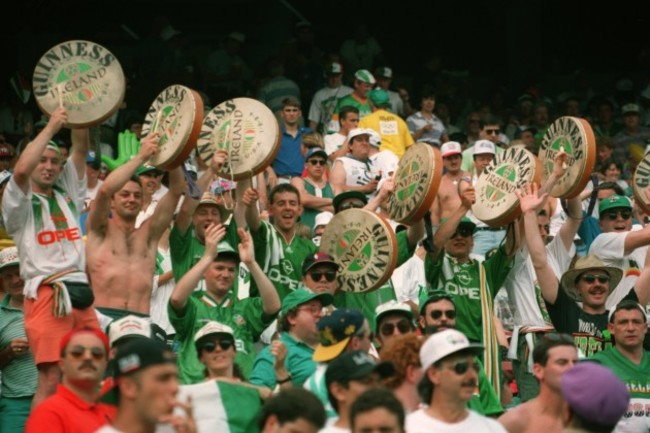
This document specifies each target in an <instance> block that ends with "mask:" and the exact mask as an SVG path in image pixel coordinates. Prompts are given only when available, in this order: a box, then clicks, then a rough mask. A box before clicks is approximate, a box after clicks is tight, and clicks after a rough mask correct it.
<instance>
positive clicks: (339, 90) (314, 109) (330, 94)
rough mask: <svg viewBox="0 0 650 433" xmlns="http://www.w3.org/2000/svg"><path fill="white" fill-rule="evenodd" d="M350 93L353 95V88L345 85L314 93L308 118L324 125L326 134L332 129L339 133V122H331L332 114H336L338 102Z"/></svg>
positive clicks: (326, 88)
mask: <svg viewBox="0 0 650 433" xmlns="http://www.w3.org/2000/svg"><path fill="white" fill-rule="evenodd" d="M350 93H352V88H351V87H348V86H345V85H341V86H339V87H334V88H332V87H323V88H322V89H320V90H318V91H317V92H316V93H314V97H313V98H312V100H311V105H310V106H309V114H308V115H307V118H308V119H309V120H311V121H312V122H316V123H319V124H321V125H323V127H324V128H325V131H326V132H327V131H329V130H332V127H333V128H334V129H333V130H334V131H337V130H338V128H337V126H338V122H330V121H331V119H332V114H334V110H335V109H336V103H337V102H338V100H339V99H341V98H342V97H344V96H347V95H349V94H350ZM330 123H332V124H330ZM334 124H336V126H335V125H334Z"/></svg>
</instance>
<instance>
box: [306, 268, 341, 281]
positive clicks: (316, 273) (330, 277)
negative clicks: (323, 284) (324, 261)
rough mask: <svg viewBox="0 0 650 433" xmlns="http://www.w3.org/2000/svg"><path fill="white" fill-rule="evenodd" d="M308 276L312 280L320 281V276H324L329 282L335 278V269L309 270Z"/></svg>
mask: <svg viewBox="0 0 650 433" xmlns="http://www.w3.org/2000/svg"><path fill="white" fill-rule="evenodd" d="M309 276H310V277H311V279H312V280H314V281H320V279H321V278H323V277H325V280H327V281H328V282H330V283H331V282H332V281H334V279H335V278H336V271H325V272H323V271H311V272H310V273H309Z"/></svg>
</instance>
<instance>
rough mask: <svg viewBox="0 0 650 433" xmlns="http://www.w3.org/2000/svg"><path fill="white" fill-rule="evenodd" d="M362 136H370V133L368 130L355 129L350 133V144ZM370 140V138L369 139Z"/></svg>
mask: <svg viewBox="0 0 650 433" xmlns="http://www.w3.org/2000/svg"><path fill="white" fill-rule="evenodd" d="M360 135H368V136H370V133H369V132H368V130H367V129H366V128H354V129H353V130H351V131H350V132H348V143H350V142H351V141H352V139H353V138H354V137H358V136H360ZM368 138H370V137H368Z"/></svg>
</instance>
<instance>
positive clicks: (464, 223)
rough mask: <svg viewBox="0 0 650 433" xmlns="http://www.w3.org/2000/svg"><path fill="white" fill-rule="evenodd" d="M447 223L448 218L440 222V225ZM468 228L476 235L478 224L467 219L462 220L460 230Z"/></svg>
mask: <svg viewBox="0 0 650 433" xmlns="http://www.w3.org/2000/svg"><path fill="white" fill-rule="evenodd" d="M446 221H447V218H443V219H442V220H440V225H442V224H444V223H445V222H446ZM461 227H463V228H467V229H469V230H471V231H472V233H476V224H475V223H474V221H472V220H471V219H469V218H467V217H463V218H461V220H460V222H459V223H458V228H461Z"/></svg>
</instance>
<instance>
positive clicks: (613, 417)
mask: <svg viewBox="0 0 650 433" xmlns="http://www.w3.org/2000/svg"><path fill="white" fill-rule="evenodd" d="M560 392H561V393H562V396H563V397H564V400H566V402H567V404H568V405H569V407H570V408H571V410H572V411H573V412H574V413H576V414H577V415H579V416H580V417H582V418H583V419H585V420H588V421H589V422H590V423H595V424H598V425H601V426H612V427H613V426H614V425H616V423H618V420H619V419H620V418H621V416H623V414H624V413H625V411H627V408H628V403H629V401H630V393H629V391H628V390H627V386H625V384H624V383H623V382H622V381H621V380H620V379H619V378H618V377H616V375H615V374H614V373H613V372H612V371H611V370H610V369H609V368H607V367H604V366H602V365H600V364H598V363H595V362H592V361H582V362H579V363H578V364H577V365H575V366H574V367H573V368H570V369H569V370H567V371H566V372H565V373H564V374H563V375H562V378H561V379H560Z"/></svg>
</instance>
